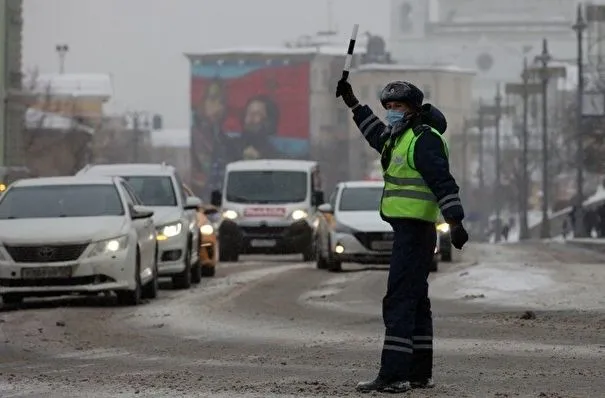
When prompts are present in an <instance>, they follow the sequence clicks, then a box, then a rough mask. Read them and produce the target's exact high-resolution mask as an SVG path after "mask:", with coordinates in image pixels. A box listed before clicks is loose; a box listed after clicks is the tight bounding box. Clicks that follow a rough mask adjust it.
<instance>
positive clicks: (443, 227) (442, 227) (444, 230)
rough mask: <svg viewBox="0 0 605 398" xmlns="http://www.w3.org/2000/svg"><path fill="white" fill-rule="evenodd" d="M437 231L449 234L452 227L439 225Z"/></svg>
mask: <svg viewBox="0 0 605 398" xmlns="http://www.w3.org/2000/svg"><path fill="white" fill-rule="evenodd" d="M437 231H439V232H444V233H445V232H449V231H450V225H449V224H448V223H445V222H444V223H441V224H439V225H437Z"/></svg>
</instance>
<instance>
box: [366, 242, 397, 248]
mask: <svg viewBox="0 0 605 398" xmlns="http://www.w3.org/2000/svg"><path fill="white" fill-rule="evenodd" d="M371 247H372V249H374V250H392V249H393V241H377V242H372V245H371Z"/></svg>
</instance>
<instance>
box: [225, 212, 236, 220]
mask: <svg viewBox="0 0 605 398" xmlns="http://www.w3.org/2000/svg"><path fill="white" fill-rule="evenodd" d="M223 217H224V218H226V219H228V220H235V219H236V218H237V217H238V214H237V212H236V211H235V210H225V211H224V212H223Z"/></svg>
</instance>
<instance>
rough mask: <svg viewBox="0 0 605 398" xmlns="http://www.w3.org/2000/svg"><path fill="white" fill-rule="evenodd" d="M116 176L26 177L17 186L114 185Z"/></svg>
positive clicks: (16, 183) (17, 182)
mask: <svg viewBox="0 0 605 398" xmlns="http://www.w3.org/2000/svg"><path fill="white" fill-rule="evenodd" d="M114 183H115V180H114V178H112V177H110V176H67V177H40V178H24V179H22V180H18V181H15V182H14V183H13V186H15V187H40V186H48V185H113V184H114Z"/></svg>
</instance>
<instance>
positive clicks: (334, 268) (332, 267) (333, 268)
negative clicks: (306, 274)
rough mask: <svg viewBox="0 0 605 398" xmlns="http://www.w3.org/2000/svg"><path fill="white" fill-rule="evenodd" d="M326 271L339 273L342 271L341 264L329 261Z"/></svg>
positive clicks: (337, 261)
mask: <svg viewBox="0 0 605 398" xmlns="http://www.w3.org/2000/svg"><path fill="white" fill-rule="evenodd" d="M328 271H330V272H340V271H342V262H341V261H339V260H331V261H330V262H329V263H328Z"/></svg>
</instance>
